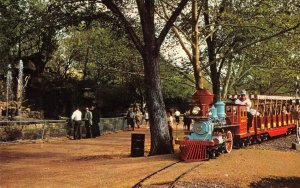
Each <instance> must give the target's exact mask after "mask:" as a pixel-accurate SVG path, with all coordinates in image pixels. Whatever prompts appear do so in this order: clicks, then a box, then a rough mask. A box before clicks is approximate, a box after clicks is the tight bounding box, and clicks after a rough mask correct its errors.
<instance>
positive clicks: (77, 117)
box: [71, 107, 82, 140]
mask: <svg viewBox="0 0 300 188" xmlns="http://www.w3.org/2000/svg"><path fill="white" fill-rule="evenodd" d="M81 116H82V113H81V111H80V110H79V107H77V108H76V110H75V111H74V112H73V114H72V116H71V120H72V121H73V122H74V140H76V139H79V140H80V139H81V127H80V126H81Z"/></svg>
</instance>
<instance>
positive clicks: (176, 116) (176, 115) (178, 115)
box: [175, 109, 180, 125]
mask: <svg viewBox="0 0 300 188" xmlns="http://www.w3.org/2000/svg"><path fill="white" fill-rule="evenodd" d="M179 118H180V112H179V111H178V110H177V109H176V111H175V121H176V124H177V125H178V124H179Z"/></svg>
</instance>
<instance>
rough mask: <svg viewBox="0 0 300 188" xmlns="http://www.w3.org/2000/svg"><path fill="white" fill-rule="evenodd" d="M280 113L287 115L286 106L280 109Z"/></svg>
mask: <svg viewBox="0 0 300 188" xmlns="http://www.w3.org/2000/svg"><path fill="white" fill-rule="evenodd" d="M281 113H282V114H288V111H287V110H286V106H283V107H282V111H281Z"/></svg>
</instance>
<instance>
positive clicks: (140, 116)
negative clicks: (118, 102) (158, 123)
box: [126, 108, 149, 131]
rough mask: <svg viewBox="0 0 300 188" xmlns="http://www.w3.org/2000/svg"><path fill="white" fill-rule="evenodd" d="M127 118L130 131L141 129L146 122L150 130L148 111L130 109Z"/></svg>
mask: <svg viewBox="0 0 300 188" xmlns="http://www.w3.org/2000/svg"><path fill="white" fill-rule="evenodd" d="M126 118H127V126H128V130H132V131H134V128H135V127H137V128H140V127H141V126H142V125H143V124H144V122H145V123H146V127H147V128H149V127H148V126H149V125H148V122H149V114H148V111H147V110H142V111H139V110H138V108H129V110H128V112H127V116H126Z"/></svg>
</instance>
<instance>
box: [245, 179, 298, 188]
mask: <svg viewBox="0 0 300 188" xmlns="http://www.w3.org/2000/svg"><path fill="white" fill-rule="evenodd" d="M249 187H251V188H261V187H270V188H282V187H288V188H298V187H300V177H272V178H263V179H262V180H260V181H258V182H253V183H251V184H250V186H249Z"/></svg>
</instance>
